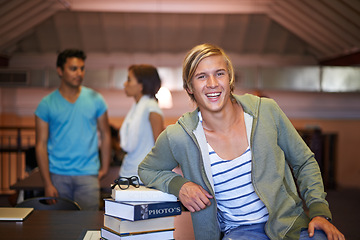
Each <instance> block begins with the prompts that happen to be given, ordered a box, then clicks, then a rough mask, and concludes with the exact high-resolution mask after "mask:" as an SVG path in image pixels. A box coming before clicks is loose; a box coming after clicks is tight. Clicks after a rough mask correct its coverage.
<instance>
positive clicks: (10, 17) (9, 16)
mask: <svg viewBox="0 0 360 240" xmlns="http://www.w3.org/2000/svg"><path fill="white" fill-rule="evenodd" d="M39 5H41V4H39V0H34V1H26V2H25V3H23V4H21V5H19V6H17V7H16V9H14V10H12V11H9V12H7V13H5V14H4V15H0V16H1V17H0V34H3V33H4V32H6V31H7V30H9V29H12V28H14V27H16V25H17V24H18V23H19V22H20V21H23V20H24V18H25V17H26V16H25V15H26V14H27V13H28V12H29V11H31V10H33V9H36V8H38V7H39ZM44 6H45V7H47V6H48V4H44ZM40 7H41V6H40ZM41 8H43V7H41ZM30 9H31V10H30Z"/></svg>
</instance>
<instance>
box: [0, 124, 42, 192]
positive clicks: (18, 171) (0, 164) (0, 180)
mask: <svg viewBox="0 0 360 240" xmlns="http://www.w3.org/2000/svg"><path fill="white" fill-rule="evenodd" d="M34 146H35V128H34V127H17V126H0V174H1V176H0V194H11V193H12V192H13V191H12V190H10V186H11V185H12V184H14V183H16V181H18V180H20V179H23V178H24V177H25V175H26V169H25V167H26V164H25V153H26V152H27V151H28V150H29V149H30V148H32V147H34Z"/></svg>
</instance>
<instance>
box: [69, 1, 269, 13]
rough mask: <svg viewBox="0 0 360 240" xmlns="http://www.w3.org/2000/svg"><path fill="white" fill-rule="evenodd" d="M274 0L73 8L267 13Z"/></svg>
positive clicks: (80, 7)
mask: <svg viewBox="0 0 360 240" xmlns="http://www.w3.org/2000/svg"><path fill="white" fill-rule="evenodd" d="M272 1H273V0H257V1H254V0H242V1H239V0H222V1H218V0H167V1H161V0H121V1H120V0H101V1H99V0H73V1H71V7H70V8H71V10H74V11H105V12H114V11H115V12H166V13H265V12H266V11H267V10H268V5H269V4H271V3H272Z"/></svg>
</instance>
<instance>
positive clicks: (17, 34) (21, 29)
mask: <svg viewBox="0 0 360 240" xmlns="http://www.w3.org/2000/svg"><path fill="white" fill-rule="evenodd" d="M56 11H58V9H56V8H49V7H46V8H44V9H38V8H37V9H36V10H30V11H28V12H27V13H26V17H24V18H22V19H21V20H19V21H16V25H14V26H13V29H11V30H7V32H6V34H3V31H1V32H2V33H1V34H0V35H2V37H1V38H0V51H3V50H4V49H5V48H6V45H8V44H12V43H13V42H15V39H20V38H21V37H22V36H23V34H25V33H26V32H28V31H29V29H32V28H33V27H34V26H36V25H37V24H39V23H41V22H42V21H44V20H45V19H47V18H48V17H50V16H52V15H53V14H54V13H55V12H56ZM1 30H2V29H1Z"/></svg>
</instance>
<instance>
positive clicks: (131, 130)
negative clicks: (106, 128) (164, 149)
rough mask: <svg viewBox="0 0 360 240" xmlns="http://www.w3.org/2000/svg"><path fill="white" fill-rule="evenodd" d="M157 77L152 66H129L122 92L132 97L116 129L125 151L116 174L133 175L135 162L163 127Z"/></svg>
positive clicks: (146, 150)
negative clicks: (122, 119) (118, 128)
mask: <svg viewBox="0 0 360 240" xmlns="http://www.w3.org/2000/svg"><path fill="white" fill-rule="evenodd" d="M160 86H161V80H160V77H159V74H158V71H157V69H156V68H155V67H154V66H151V65H146V64H141V65H132V66H130V67H129V69H128V79H127V81H126V82H125V83H124V87H125V93H126V95H127V96H128V97H133V98H134V99H135V103H134V105H133V106H132V107H131V109H130V111H129V112H128V114H127V115H126V117H125V120H124V122H123V124H122V126H121V129H120V138H121V148H122V149H123V150H124V151H125V152H126V153H127V154H126V155H125V158H124V160H123V163H122V166H121V169H120V173H119V174H120V176H122V177H130V176H137V175H138V174H137V168H138V165H139V163H140V162H141V161H142V160H143V159H144V158H145V156H146V155H147V154H148V152H150V150H151V148H152V147H153V146H154V144H155V140H156V138H157V137H158V136H159V134H160V133H161V132H162V131H163V130H164V119H163V113H162V111H161V109H160V107H159V105H158V103H157V99H156V97H155V94H156V93H157V92H158V91H159V89H160Z"/></svg>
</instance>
